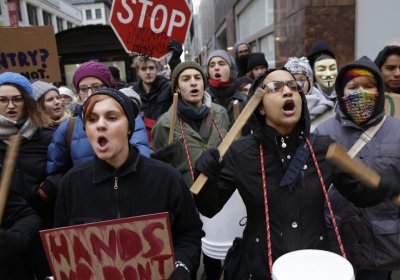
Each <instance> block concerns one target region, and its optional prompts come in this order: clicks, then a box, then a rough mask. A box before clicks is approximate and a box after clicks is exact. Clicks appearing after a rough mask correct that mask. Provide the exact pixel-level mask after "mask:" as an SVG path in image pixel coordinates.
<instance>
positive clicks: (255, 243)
mask: <svg viewBox="0 0 400 280" xmlns="http://www.w3.org/2000/svg"><path fill="white" fill-rule="evenodd" d="M272 71H273V70H272ZM269 73H270V72H267V73H266V74H264V75H262V76H260V77H259V78H258V79H257V80H256V81H255V83H254V84H253V85H252V89H250V92H249V98H251V96H252V94H253V93H254V91H255V88H257V87H258V86H259V83H261V82H262V81H263V79H264V78H265V76H266V75H268V74H269ZM300 95H301V97H302V108H303V109H302V113H301V118H300V120H299V121H298V123H297V125H296V127H295V128H294V129H293V130H292V132H291V133H289V134H288V135H286V136H284V137H282V136H280V135H279V134H278V132H277V131H276V130H275V129H273V128H272V127H269V126H267V125H266V124H265V117H264V116H262V115H260V114H259V112H258V111H255V112H254V114H253V117H252V120H251V122H252V129H253V134H251V135H248V136H245V137H242V138H241V139H239V140H237V141H236V142H234V143H233V144H232V145H231V146H230V147H229V149H228V151H227V152H226V154H225V155H224V157H223V166H222V170H221V172H220V175H219V178H218V180H207V182H206V184H205V185H204V187H203V189H202V190H201V191H200V192H199V194H198V195H196V196H195V201H196V205H197V207H198V209H199V211H200V213H201V214H203V215H205V216H207V217H212V216H213V215H215V214H216V213H218V212H219V211H220V210H221V209H222V207H223V206H224V204H225V202H226V201H227V200H228V199H229V197H230V196H231V195H232V194H233V192H234V191H235V190H236V189H237V190H238V191H239V194H240V196H241V197H242V199H243V202H244V204H245V206H246V210H247V224H246V227H245V230H244V232H243V241H242V242H243V251H242V255H241V259H240V263H239V266H238V268H237V272H236V275H237V276H236V278H237V279H270V278H269V277H270V274H269V269H268V256H267V238H266V236H267V232H266V218H265V203H264V194H263V180H262V172H261V167H260V161H261V160H260V158H261V157H260V144H262V147H263V153H264V169H265V176H266V190H267V202H268V210H269V221H270V234H271V244H272V260H273V261H275V260H276V259H277V258H279V257H280V256H282V255H283V254H285V253H288V252H291V251H294V250H300V249H322V250H329V249H330V244H329V240H328V235H327V228H326V225H325V221H324V202H325V198H324V193H323V190H322V187H321V183H320V178H319V176H318V173H317V169H316V167H315V165H314V162H313V159H312V157H311V152H310V151H309V149H308V146H307V145H306V144H305V139H304V138H305V137H308V138H309V139H310V141H311V143H312V144H311V145H312V147H313V151H314V154H315V157H316V160H317V162H318V166H319V169H320V171H321V174H322V178H323V181H324V182H325V186H329V185H330V184H331V183H333V182H335V183H336V185H337V186H340V188H339V191H340V192H342V194H343V195H344V196H345V197H346V198H348V199H349V200H351V201H353V202H354V203H355V204H356V205H358V206H363V207H365V206H371V205H375V204H377V203H379V202H381V201H382V200H384V199H385V198H386V197H387V195H388V194H387V193H386V192H381V191H377V190H371V189H369V188H367V187H365V186H364V185H363V184H361V183H360V182H358V181H356V180H355V179H353V178H352V177H350V176H349V175H348V174H346V173H344V172H342V171H341V170H339V169H338V168H336V167H335V166H333V165H332V164H331V163H330V162H329V161H327V160H326V153H327V149H328V147H329V145H330V144H331V143H333V141H332V139H331V138H330V137H328V136H314V135H309V127H310V120H309V115H308V110H307V109H306V108H307V106H306V99H305V96H304V95H303V94H302V93H301V92H300ZM297 151H298V152H297Z"/></svg>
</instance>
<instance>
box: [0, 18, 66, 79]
mask: <svg viewBox="0 0 400 280" xmlns="http://www.w3.org/2000/svg"><path fill="white" fill-rule="evenodd" d="M0 38H1V45H0V73H2V72H16V73H20V74H22V75H24V76H25V77H26V78H27V79H40V80H44V81H48V82H59V81H61V74H60V66H59V62H58V53H57V46H56V39H55V36H54V30H53V28H52V27H51V26H36V27H20V28H7V27H3V28H0Z"/></svg>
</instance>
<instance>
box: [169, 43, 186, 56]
mask: <svg viewBox="0 0 400 280" xmlns="http://www.w3.org/2000/svg"><path fill="white" fill-rule="evenodd" d="M168 50H170V51H172V57H173V58H179V57H180V56H181V54H182V52H183V48H182V45H181V43H179V42H178V41H177V40H171V41H169V42H168Z"/></svg>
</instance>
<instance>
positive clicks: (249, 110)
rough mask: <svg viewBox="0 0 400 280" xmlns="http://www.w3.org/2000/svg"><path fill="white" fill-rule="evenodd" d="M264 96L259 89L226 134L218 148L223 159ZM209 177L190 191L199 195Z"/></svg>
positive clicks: (202, 177) (200, 181)
mask: <svg viewBox="0 0 400 280" xmlns="http://www.w3.org/2000/svg"><path fill="white" fill-rule="evenodd" d="M263 96H264V90H262V89H261V88H257V89H256V91H255V93H254V95H253V96H252V97H251V98H250V100H249V101H248V102H247V104H246V106H245V107H244V108H243V111H242V113H240V115H239V117H238V119H237V120H236V121H235V123H234V124H233V126H232V127H231V129H230V130H229V132H228V134H226V136H225V138H224V139H223V140H222V142H221V144H220V145H219V147H218V150H219V154H220V156H221V157H223V156H224V154H225V153H226V151H227V150H228V148H229V146H230V145H231V144H232V142H233V141H234V140H235V138H236V135H237V134H238V132H239V131H240V130H241V129H242V128H243V126H244V125H245V124H246V122H247V120H248V119H249V118H250V116H251V114H253V112H254V110H256V108H257V106H258V104H259V103H260V101H261V99H262V98H263ZM207 179H208V178H207V177H206V176H205V175H204V174H203V173H202V174H200V176H199V177H198V178H197V179H196V181H195V182H194V183H193V185H192V187H191V188H190V191H191V192H192V193H194V194H198V193H199V192H200V190H201V189H202V188H203V186H204V184H205V183H206V182H207Z"/></svg>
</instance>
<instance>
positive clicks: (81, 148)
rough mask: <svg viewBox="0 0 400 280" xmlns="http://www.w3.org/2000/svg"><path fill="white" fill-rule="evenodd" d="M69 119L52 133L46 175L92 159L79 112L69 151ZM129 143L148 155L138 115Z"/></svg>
mask: <svg viewBox="0 0 400 280" xmlns="http://www.w3.org/2000/svg"><path fill="white" fill-rule="evenodd" d="M69 121H70V120H67V121H65V122H63V123H62V124H61V125H60V126H59V127H58V128H57V130H56V132H55V133H54V135H53V139H52V141H51V143H50V145H49V147H48V150H47V174H48V175H52V176H54V175H57V174H62V175H64V174H65V173H66V172H67V171H68V170H69V169H71V168H72V167H73V166H76V165H79V164H82V163H84V162H86V161H88V160H91V159H93V156H94V151H93V149H92V146H90V143H89V140H88V138H87V136H86V131H85V130H84V129H83V119H82V116H81V114H79V115H78V116H77V117H76V121H75V125H74V130H73V132H72V138H71V139H72V140H71V151H69V147H68V143H67V130H68V124H69ZM130 143H131V144H132V145H134V146H136V147H137V148H138V149H139V151H140V154H142V155H143V156H146V157H150V148H149V141H148V139H147V134H146V129H145V126H144V123H143V120H142V118H141V117H140V116H138V117H137V118H136V119H135V132H134V133H133V135H132V138H131V140H130ZM71 161H72V162H71ZM61 177H62V176H61ZM61 177H59V179H61ZM57 181H58V180H57ZM54 183H57V182H54Z"/></svg>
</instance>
